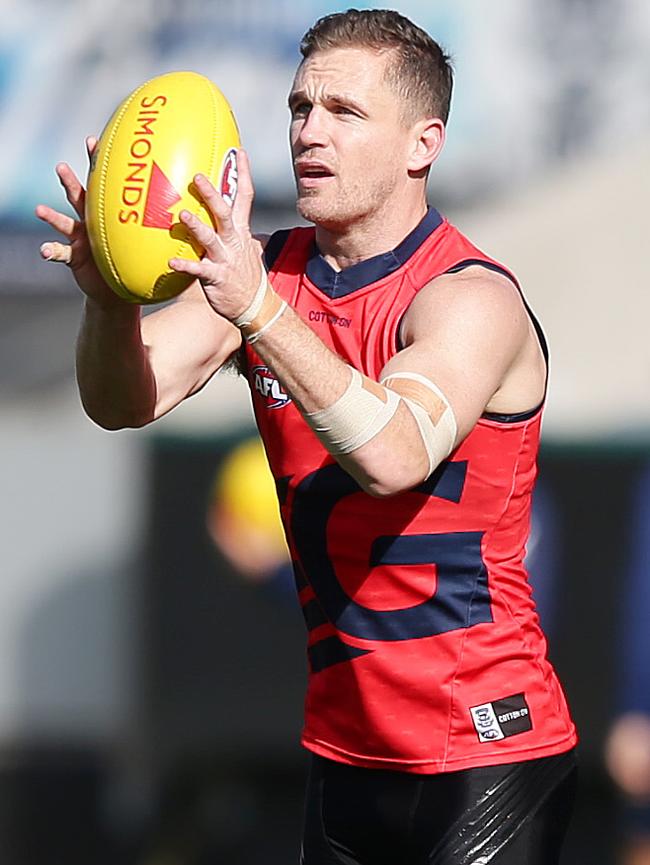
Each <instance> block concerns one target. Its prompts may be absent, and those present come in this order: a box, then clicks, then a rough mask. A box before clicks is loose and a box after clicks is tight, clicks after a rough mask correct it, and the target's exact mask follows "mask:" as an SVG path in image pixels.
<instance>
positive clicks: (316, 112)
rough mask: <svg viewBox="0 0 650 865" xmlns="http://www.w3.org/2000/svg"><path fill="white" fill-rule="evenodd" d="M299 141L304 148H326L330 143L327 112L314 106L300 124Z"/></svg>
mask: <svg viewBox="0 0 650 865" xmlns="http://www.w3.org/2000/svg"><path fill="white" fill-rule="evenodd" d="M297 141H298V142H299V143H300V144H301V145H302V146H303V147H304V148H306V149H307V148H309V147H324V146H325V145H326V144H327V142H328V132H327V121H326V116H325V112H324V111H323V110H322V109H321V108H320V107H319V106H313V107H312V108H311V110H310V111H309V113H308V114H307V115H306V116H305V117H304V118H302V119H301V120H300V121H299V122H298V130H297Z"/></svg>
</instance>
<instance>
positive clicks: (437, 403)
mask: <svg viewBox="0 0 650 865" xmlns="http://www.w3.org/2000/svg"><path fill="white" fill-rule="evenodd" d="M395 380H398V383H397V384H394V382H395ZM409 381H411V382H415V383H416V386H415V387H409V386H408V382H409ZM381 384H383V385H385V386H386V387H387V388H388V389H389V390H393V389H394V390H395V391H396V392H397V393H399V394H400V396H401V399H402V400H403V401H404V404H405V405H406V406H407V407H408V409H409V411H410V412H411V414H412V415H413V417H414V418H415V422H416V423H417V425H418V429H419V431H420V436H421V437H422V443H423V444H424V448H425V450H426V452H427V457H428V458H429V472H428V474H431V472H432V471H433V470H434V469H435V468H436V467H437V466H438V465H440V463H441V462H442V461H443V460H444V459H446V458H447V457H448V456H449V454H450V453H451V452H452V450H453V449H454V447H455V445H456V436H457V435H458V426H457V424H456V418H455V416H454V412H453V409H452V407H451V406H450V404H449V400H448V399H447V397H446V396H445V395H444V393H443V392H442V391H441V390H440V388H439V387H438V386H437V385H435V384H434V383H433V382H432V381H431V379H428V378H427V377H426V376H424V375H421V374H420V373H418V372H395V373H392V374H391V375H388V376H386V377H385V378H384V379H382V381H381ZM423 388H424V390H423ZM431 396H433V400H432V399H431Z"/></svg>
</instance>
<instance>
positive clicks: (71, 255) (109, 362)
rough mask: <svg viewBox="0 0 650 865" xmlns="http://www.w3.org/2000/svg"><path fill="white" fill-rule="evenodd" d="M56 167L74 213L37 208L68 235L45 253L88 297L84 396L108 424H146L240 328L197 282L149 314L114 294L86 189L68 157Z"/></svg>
mask: <svg viewBox="0 0 650 865" xmlns="http://www.w3.org/2000/svg"><path fill="white" fill-rule="evenodd" d="M96 145H97V142H96V139H94V138H89V139H88V140H87V142H86V146H87V149H88V155H89V156H91V155H92V152H93V150H94V148H95V147H96ZM56 171H57V175H58V177H59V180H60V181H61V184H62V186H63V188H64V190H65V194H66V197H67V199H68V202H69V203H70V204H71V206H72V208H73V210H74V213H75V216H69V215H67V214H64V213H61V212H59V211H56V210H54V209H52V208H51V207H47V206H45V205H39V206H38V207H37V208H36V215H37V216H38V217H39V218H40V219H42V220H43V221H44V222H46V223H47V224H48V225H49V226H50V227H51V228H53V229H54V230H55V231H57V232H59V233H60V234H61V235H63V239H64V241H65V242H64V243H61V242H59V241H52V242H48V243H44V244H43V245H42V247H41V255H42V257H43V258H44V259H46V260H50V261H60V262H63V263H65V264H67V265H68V266H69V267H70V268H71V270H72V273H73V276H74V278H75V280H76V282H77V284H78V286H79V288H80V289H81V290H82V291H83V293H84V294H85V296H86V297H85V304H84V312H83V317H82V322H81V328H80V331H79V337H78V342H77V381H78V385H79V392H80V395H81V400H82V403H83V405H84V408H85V410H86V412H87V413H88V415H89V416H90V417H91V418H92V419H93V420H94V421H95V422H96V423H98V424H99V425H100V426H103V427H105V428H106V429H119V428H123V427H139V426H143V425H144V424H147V423H149V422H150V421H152V420H155V419H156V418H157V417H160V416H161V415H163V414H165V413H166V412H168V411H169V410H170V409H172V408H173V407H174V406H176V405H178V404H179V403H180V402H181V401H182V400H183V399H185V398H186V397H187V396H189V395H190V394H193V393H195V392H196V391H198V390H199V389H200V388H201V387H202V386H203V385H204V384H205V383H206V381H207V380H208V379H209V378H210V377H211V376H212V375H213V374H214V372H215V371H216V370H217V369H219V367H220V366H221V365H222V364H223V363H224V362H225V361H226V360H227V359H228V357H229V356H230V355H231V354H232V353H233V352H235V351H236V350H237V349H238V347H239V345H240V344H241V337H240V334H239V332H238V330H237V328H235V327H234V326H233V325H231V324H230V323H229V322H228V321H226V320H225V319H224V318H223V317H221V316H219V315H218V314H217V313H216V312H215V310H214V309H213V308H212V307H211V306H210V305H209V304H208V303H207V301H206V299H205V296H204V294H203V292H202V291H201V288H200V286H199V285H198V284H194V285H193V286H190V288H188V289H187V290H186V291H185V292H183V294H181V295H180V296H179V298H177V300H176V301H175V302H174V303H172V304H170V305H169V306H167V307H165V308H162V309H160V310H157V311H156V312H153V313H151V314H149V315H146V316H144V317H141V307H140V306H139V305H137V304H131V303H128V302H127V301H125V300H123V299H121V298H119V297H118V296H117V295H116V294H114V293H113V291H112V290H111V289H110V288H109V287H108V286H107V285H106V283H105V282H104V280H103V279H102V277H101V275H100V273H99V271H98V270H97V267H96V266H95V263H94V261H93V258H92V254H91V251H90V246H89V243H88V235H87V232H86V226H85V222H84V206H85V189H84V187H83V185H82V183H81V182H80V181H79V178H78V177H77V176H76V174H75V173H74V171H73V170H72V169H71V168H70V166H69V165H67V164H66V163H60V164H59V165H57V168H56ZM250 205H251V202H250V200H246V198H245V196H242V199H241V201H240V203H239V209H238V211H237V213H236V214H235V215H234V218H238V217H239V215H240V212H241V214H243V218H244V220H245V221H246V222H247V221H248V217H249V213H250ZM260 253H261V246H260V245H259V243H258V255H259V254H260Z"/></svg>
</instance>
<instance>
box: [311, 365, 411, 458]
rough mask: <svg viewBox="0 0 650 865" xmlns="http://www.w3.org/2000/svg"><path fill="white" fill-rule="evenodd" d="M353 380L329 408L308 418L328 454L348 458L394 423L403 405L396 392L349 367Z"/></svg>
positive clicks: (313, 413) (312, 413)
mask: <svg viewBox="0 0 650 865" xmlns="http://www.w3.org/2000/svg"><path fill="white" fill-rule="evenodd" d="M349 369H350V372H351V373H352V377H351V379H350V383H349V385H348V387H347V388H346V390H345V391H344V393H343V395H342V396H341V397H339V399H338V400H337V401H336V402H335V403H334V404H333V405H331V406H329V408H326V409H322V410H321V411H315V412H311V413H309V414H306V415H305V420H306V421H307V423H308V424H309V426H310V427H311V428H312V429H313V431H314V432H315V433H316V435H317V436H318V438H319V439H320V441H321V442H322V443H323V444H324V445H325V447H326V448H327V450H328V451H329V452H330V453H331V454H333V455H337V454H348V453H351V452H352V451H355V450H357V448H360V447H361V446H362V445H364V444H366V442H369V441H370V439H372V438H374V437H375V436H376V435H377V434H378V433H380V432H381V431H382V429H383V428H384V427H385V426H386V425H387V424H388V423H389V422H390V421H391V419H392V418H393V416H394V414H395V412H396V411H397V407H398V405H399V396H398V395H397V393H395V392H394V391H391V390H388V389H387V388H385V387H382V386H381V385H379V384H377V382H375V381H372V380H371V379H369V378H367V377H366V376H362V375H361V373H360V372H359V371H358V370H356V369H354V367H349Z"/></svg>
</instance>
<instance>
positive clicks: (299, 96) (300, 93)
mask: <svg viewBox="0 0 650 865" xmlns="http://www.w3.org/2000/svg"><path fill="white" fill-rule="evenodd" d="M303 100H304V101H305V102H310V103H311V101H312V100H311V99H310V98H309V97H308V96H307V92H306V91H305V90H293V91H292V92H291V93H289V98H288V100H287V103H288V105H289V108H293V106H294V105H296V103H299V102H302V101H303ZM322 101H323V102H324V103H325V104H327V103H330V104H331V103H335V104H337V105H345V106H346V107H348V108H353V109H354V110H355V111H358V112H359V113H360V114H367V109H366V108H364V106H363V105H361V104H360V103H359V102H357V101H356V100H355V99H354V98H353V97H352V96H349V95H348V94H346V93H325V95H324V97H323V100H322Z"/></svg>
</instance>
